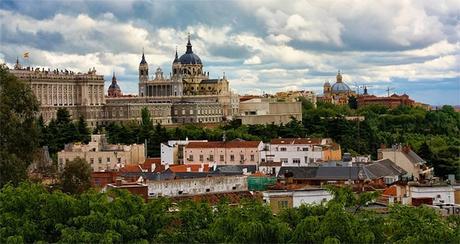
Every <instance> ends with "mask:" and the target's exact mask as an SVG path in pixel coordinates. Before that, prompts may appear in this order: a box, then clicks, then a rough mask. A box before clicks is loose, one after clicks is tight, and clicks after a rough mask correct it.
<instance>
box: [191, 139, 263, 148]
mask: <svg viewBox="0 0 460 244" xmlns="http://www.w3.org/2000/svg"><path fill="white" fill-rule="evenodd" d="M260 143H262V142H261V141H239V140H233V141H225V142H223V141H210V142H190V143H189V144H188V145H187V146H186V147H185V148H255V147H258V146H259V145H260Z"/></svg>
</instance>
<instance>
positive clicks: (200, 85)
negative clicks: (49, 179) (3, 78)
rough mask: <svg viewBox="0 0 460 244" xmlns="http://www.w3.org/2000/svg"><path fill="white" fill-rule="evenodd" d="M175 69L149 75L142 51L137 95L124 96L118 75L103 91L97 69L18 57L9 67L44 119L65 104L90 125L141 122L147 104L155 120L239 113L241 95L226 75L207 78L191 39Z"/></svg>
mask: <svg viewBox="0 0 460 244" xmlns="http://www.w3.org/2000/svg"><path fill="white" fill-rule="evenodd" d="M172 69H173V73H172V74H171V75H170V76H169V77H166V76H165V75H164V74H163V71H162V70H161V69H160V68H158V69H157V70H156V72H155V76H154V77H152V78H151V79H150V77H149V67H148V63H147V62H146V60H145V56H144V54H143V55H142V60H141V63H140V64H139V96H122V92H121V90H120V89H119V86H118V84H117V81H116V78H115V74H114V76H113V77H112V84H111V86H110V87H109V90H108V94H109V96H108V97H105V96H104V92H105V89H104V77H103V76H102V75H96V70H95V69H94V68H93V69H90V70H89V71H88V72H87V73H75V72H72V71H68V70H65V71H62V70H57V69H56V70H49V69H48V70H44V69H40V68H35V69H34V68H30V67H28V68H22V67H21V65H20V64H19V61H17V62H16V65H15V67H14V69H11V70H9V72H11V73H12V74H13V75H15V76H16V77H18V78H19V79H20V80H22V81H24V82H26V83H27V84H29V85H30V87H31V89H32V91H33V92H34V94H35V95H36V96H37V98H38V101H39V102H40V113H41V115H42V116H43V118H44V120H45V122H49V121H50V120H51V119H53V118H55V117H56V112H57V110H58V109H59V108H66V109H67V110H68V111H69V112H70V115H71V117H72V119H77V118H78V117H80V116H83V117H84V118H85V119H86V120H87V122H88V125H89V126H90V127H95V126H98V125H103V124H108V123H113V122H117V123H124V122H127V121H132V120H134V121H139V120H140V111H141V109H142V108H144V107H147V108H148V109H149V111H150V113H151V116H152V121H153V123H161V124H175V123H219V122H221V121H222V120H223V119H231V118H232V117H233V116H234V115H236V114H237V113H238V107H239V98H238V95H237V94H235V93H232V92H231V91H230V87H229V82H228V80H227V79H226V77H225V75H224V76H223V77H222V78H217V79H209V72H208V73H205V72H204V71H203V64H202V63H201V59H200V58H199V57H198V56H197V55H196V54H194V53H193V51H192V46H191V44H190V40H189V43H188V44H187V51H186V53H185V54H184V55H182V56H181V57H180V58H179V57H178V56H177V52H176V57H175V59H174V61H173V65H172Z"/></svg>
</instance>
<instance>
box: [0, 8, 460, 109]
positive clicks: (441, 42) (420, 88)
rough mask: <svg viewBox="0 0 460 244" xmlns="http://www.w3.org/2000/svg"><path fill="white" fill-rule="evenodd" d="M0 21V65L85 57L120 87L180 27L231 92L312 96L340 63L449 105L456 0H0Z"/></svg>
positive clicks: (163, 61) (456, 89)
mask: <svg viewBox="0 0 460 244" xmlns="http://www.w3.org/2000/svg"><path fill="white" fill-rule="evenodd" d="M0 25H1V28H0V43H1V47H0V63H6V64H7V65H9V66H10V67H12V65H13V63H14V62H15V61H16V57H19V58H20V62H22V63H26V64H27V65H32V66H34V67H37V66H38V67H46V68H52V69H54V68H59V69H70V70H73V71H80V72H86V71H88V69H89V68H92V67H95V68H96V70H97V72H98V74H103V75H104V78H105V80H106V84H107V85H106V87H108V84H109V82H110V80H111V77H112V72H115V73H116V76H117V80H118V81H119V82H118V83H119V85H120V87H121V89H122V91H123V92H124V93H126V94H137V90H138V86H137V83H138V66H139V62H140V60H141V55H142V50H143V49H144V52H145V56H146V60H147V62H148V64H149V68H150V74H151V75H152V74H154V71H155V70H156V68H157V67H161V68H162V70H163V72H164V73H165V74H169V73H170V72H171V63H172V61H173V59H174V53H175V50H176V47H177V50H178V52H179V55H181V54H183V53H184V52H185V45H186V42H187V33H190V34H191V39H192V40H191V42H192V45H193V50H194V52H195V54H197V55H198V56H200V58H201V60H202V62H203V65H204V70H205V71H209V73H210V77H211V78H219V77H220V78H221V77H222V76H223V74H224V72H225V75H226V77H227V79H228V80H229V81H230V86H231V88H232V89H234V90H236V91H237V92H238V93H240V94H262V93H274V92H277V91H286V90H312V91H315V92H316V93H318V94H321V93H322V85H323V83H324V82H325V81H330V82H335V75H336V74H337V71H338V70H340V71H341V72H342V74H343V79H344V81H345V83H347V84H348V85H349V86H350V87H351V88H352V89H354V90H356V89H357V87H360V86H363V85H367V86H368V87H369V88H368V90H369V93H371V94H375V95H385V94H386V93H387V92H386V91H385V89H386V88H388V87H389V88H394V89H393V90H392V91H391V92H395V93H397V94H402V93H407V94H409V95H410V96H411V97H412V98H413V99H415V100H416V101H419V102H424V103H429V104H432V105H441V104H451V105H459V104H460V4H459V2H458V0H452V1H450V0H445V1H443V0H433V1H430V0H426V1H417V0H414V1H410V0H384V1H383V0H382V1H367V0H360V1H359V0H349V1H337V0H336V1H329V0H308V1H300V0H299V1H297V0H289V1H286V0H285V1H270V0H266V1H259V0H251V1H248V0H241V1H238V0H235V1H230V0H223V1H206V0H201V1H185V0H184V1H173V0H169V1H162V0H157V1H145V0H144V1H135V0H132V1H131V0H127V1H115V0H110V1H109V0H97V1H96V0H91V1H83V0H81V1H80V0H70V1H58V0H48V1H46V0H45V1H39V0H0ZM24 52H29V53H30V56H29V59H28V60H27V61H26V60H23V59H22V55H23V53H24ZM360 92H362V89H360Z"/></svg>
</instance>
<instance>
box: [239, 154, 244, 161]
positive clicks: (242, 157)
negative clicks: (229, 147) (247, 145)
mask: <svg viewBox="0 0 460 244" xmlns="http://www.w3.org/2000/svg"><path fill="white" fill-rule="evenodd" d="M240 160H241V162H243V161H244V155H243V154H240Z"/></svg>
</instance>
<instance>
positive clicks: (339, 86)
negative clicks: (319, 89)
mask: <svg viewBox="0 0 460 244" xmlns="http://www.w3.org/2000/svg"><path fill="white" fill-rule="evenodd" d="M331 91H332V92H335V93H345V92H350V91H351V89H350V87H349V86H348V85H347V84H345V83H343V82H337V83H335V84H334V85H332V88H331Z"/></svg>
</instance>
